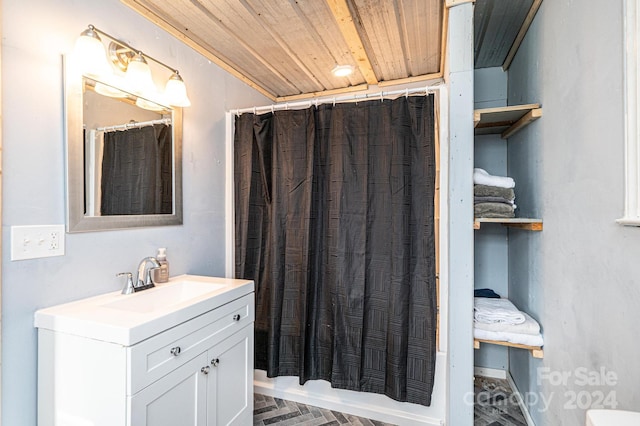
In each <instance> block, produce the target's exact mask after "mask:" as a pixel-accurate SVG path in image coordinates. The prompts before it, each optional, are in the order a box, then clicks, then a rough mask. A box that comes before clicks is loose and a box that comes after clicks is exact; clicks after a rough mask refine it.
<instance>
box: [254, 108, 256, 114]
mask: <svg viewBox="0 0 640 426" xmlns="http://www.w3.org/2000/svg"><path fill="white" fill-rule="evenodd" d="M253 115H256V107H253Z"/></svg>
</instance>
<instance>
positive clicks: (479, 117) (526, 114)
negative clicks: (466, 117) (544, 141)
mask: <svg viewBox="0 0 640 426" xmlns="http://www.w3.org/2000/svg"><path fill="white" fill-rule="evenodd" d="M540 117H542V108H540V104H528V105H515V106H507V107H500V108H485V109H477V110H475V111H474V113H473V122H474V127H475V134H476V135H496V134H499V135H500V136H501V137H502V139H507V138H509V137H510V136H513V135H514V134H515V133H517V132H518V131H519V130H521V129H523V128H524V127H526V126H527V125H528V124H530V123H532V122H534V121H535V120H537V119H538V118H540Z"/></svg>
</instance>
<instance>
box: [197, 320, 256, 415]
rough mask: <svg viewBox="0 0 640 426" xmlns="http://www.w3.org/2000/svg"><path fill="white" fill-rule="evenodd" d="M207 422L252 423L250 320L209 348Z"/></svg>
mask: <svg viewBox="0 0 640 426" xmlns="http://www.w3.org/2000/svg"><path fill="white" fill-rule="evenodd" d="M208 355H209V363H210V365H211V374H209V383H208V393H207V399H208V400H209V412H208V414H207V426H229V425H233V426H236V425H237V426H246V425H250V424H252V423H253V417H252V416H253V323H252V324H251V325H248V326H247V327H244V328H243V329H242V330H239V331H238V332H237V333H235V334H234V335H233V336H231V337H229V338H227V339H225V340H223V341H222V342H220V343H219V344H217V345H215V346H213V347H212V348H211V349H210V350H209V351H208Z"/></svg>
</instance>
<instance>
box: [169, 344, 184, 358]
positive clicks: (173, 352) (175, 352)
mask: <svg viewBox="0 0 640 426" xmlns="http://www.w3.org/2000/svg"><path fill="white" fill-rule="evenodd" d="M181 351H182V349H180V346H176V347H175V348H171V355H173V356H178V355H180V352H181Z"/></svg>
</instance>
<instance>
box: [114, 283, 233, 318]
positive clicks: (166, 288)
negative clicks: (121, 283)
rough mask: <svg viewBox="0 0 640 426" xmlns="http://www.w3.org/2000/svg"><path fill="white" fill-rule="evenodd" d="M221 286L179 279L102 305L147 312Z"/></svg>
mask: <svg viewBox="0 0 640 426" xmlns="http://www.w3.org/2000/svg"><path fill="white" fill-rule="evenodd" d="M223 287H225V285H224V284H216V283H207V282H200V281H193V280H181V281H176V282H170V283H169V284H167V285H163V286H156V287H154V288H152V289H149V290H144V291H141V292H138V293H135V294H133V295H130V296H125V297H124V298H123V299H119V300H115V301H113V302H109V303H105V304H104V305H102V306H103V307H105V308H111V309H120V310H123V311H129V312H139V313H149V312H153V311H158V310H165V309H167V308H170V307H172V306H174V305H179V304H181V303H184V302H188V301H190V300H192V299H195V298H197V297H199V296H202V295H203V294H205V293H210V292H213V291H217V290H219V289H221V288H223Z"/></svg>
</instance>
